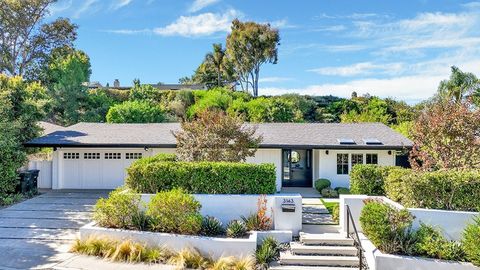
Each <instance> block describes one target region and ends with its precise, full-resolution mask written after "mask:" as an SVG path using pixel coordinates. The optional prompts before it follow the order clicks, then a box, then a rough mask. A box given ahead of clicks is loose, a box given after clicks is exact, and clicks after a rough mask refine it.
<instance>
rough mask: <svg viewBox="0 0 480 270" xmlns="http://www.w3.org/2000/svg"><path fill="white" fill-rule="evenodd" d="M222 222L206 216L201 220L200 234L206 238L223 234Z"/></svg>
mask: <svg viewBox="0 0 480 270" xmlns="http://www.w3.org/2000/svg"><path fill="white" fill-rule="evenodd" d="M224 231H225V230H224V229H223V226H222V222H221V221H220V220H218V219H217V218H215V217H211V216H206V217H203V220H202V230H201V234H202V235H206V236H216V235H221V234H223V233H224Z"/></svg>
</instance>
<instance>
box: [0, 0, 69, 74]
mask: <svg viewBox="0 0 480 270" xmlns="http://www.w3.org/2000/svg"><path fill="white" fill-rule="evenodd" d="M54 2H55V1H54V0H37V1H1V2H0V29H2V31H0V35H1V36H0V39H1V40H2V42H0V51H1V52H2V57H1V59H0V73H6V74H9V75H11V76H15V75H20V76H22V75H26V77H27V78H28V79H31V80H36V79H39V78H38V77H39V74H41V69H42V68H43V67H44V65H45V63H46V62H47V61H48V57H49V55H50V53H51V52H52V51H53V50H54V49H55V48H59V47H63V46H72V45H73V42H74V41H75V39H76V37H77V33H76V30H77V26H76V25H74V24H72V23H71V22H70V21H69V20H68V19H64V18H58V19H56V20H51V19H49V20H48V22H46V23H42V22H43V21H45V19H47V18H48V17H49V12H50V10H51V5H52V3H54Z"/></svg>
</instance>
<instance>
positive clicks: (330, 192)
mask: <svg viewBox="0 0 480 270" xmlns="http://www.w3.org/2000/svg"><path fill="white" fill-rule="evenodd" d="M320 194H322V197H323V198H338V192H337V191H336V190H335V189H333V188H330V187H328V188H324V189H322V191H321V192H320Z"/></svg>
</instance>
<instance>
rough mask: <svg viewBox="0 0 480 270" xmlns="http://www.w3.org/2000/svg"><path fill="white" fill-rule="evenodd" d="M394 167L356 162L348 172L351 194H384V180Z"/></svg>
mask: <svg viewBox="0 0 480 270" xmlns="http://www.w3.org/2000/svg"><path fill="white" fill-rule="evenodd" d="M392 168H394V167H389V166H378V165H373V164H357V165H355V166H354V167H353V168H352V170H351V172H350V191H351V193H352V194H365V195H380V196H382V195H385V190H384V181H385V177H387V175H388V172H389V171H390V170H391V169H392Z"/></svg>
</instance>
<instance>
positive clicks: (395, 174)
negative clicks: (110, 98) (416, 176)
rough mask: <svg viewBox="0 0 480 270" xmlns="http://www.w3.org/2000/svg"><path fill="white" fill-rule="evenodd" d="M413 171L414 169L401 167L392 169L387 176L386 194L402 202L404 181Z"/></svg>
mask: <svg viewBox="0 0 480 270" xmlns="http://www.w3.org/2000/svg"><path fill="white" fill-rule="evenodd" d="M411 173H413V171H412V170H410V169H405V168H400V167H397V168H393V169H391V170H390V171H389V173H388V175H387V177H386V178H385V183H384V184H385V185H384V188H385V195H386V196H387V197H388V198H390V199H392V200H394V201H396V202H402V201H403V196H404V191H403V185H404V183H403V181H404V179H405V178H406V177H407V175H408V174H411Z"/></svg>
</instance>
